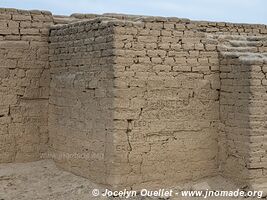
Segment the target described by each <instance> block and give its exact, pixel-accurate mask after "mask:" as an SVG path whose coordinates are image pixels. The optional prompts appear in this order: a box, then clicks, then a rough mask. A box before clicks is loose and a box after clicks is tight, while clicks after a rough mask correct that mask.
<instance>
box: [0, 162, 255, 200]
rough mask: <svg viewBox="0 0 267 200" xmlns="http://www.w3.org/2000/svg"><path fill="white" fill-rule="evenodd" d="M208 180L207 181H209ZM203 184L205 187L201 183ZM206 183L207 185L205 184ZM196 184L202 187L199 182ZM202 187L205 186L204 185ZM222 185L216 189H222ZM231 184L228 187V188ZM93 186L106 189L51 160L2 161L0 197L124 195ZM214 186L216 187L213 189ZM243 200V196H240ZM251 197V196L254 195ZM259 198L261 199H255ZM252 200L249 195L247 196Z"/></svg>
mask: <svg viewBox="0 0 267 200" xmlns="http://www.w3.org/2000/svg"><path fill="white" fill-rule="evenodd" d="M204 183H207V182H206V181H205V182H204ZM208 183H209V185H217V186H218V185H220V187H224V189H231V188H233V185H231V184H230V183H229V182H227V180H223V179H220V178H215V179H211V180H208ZM200 185H202V186H203V184H202V183H201V184H200ZM204 186H205V184H204ZM196 187H199V186H198V185H197V186H196ZM200 187H201V186H200ZM220 187H219V188H218V187H217V188H216V189H220ZM227 187H228V188H227ZM93 189H100V191H102V190H104V189H103V188H101V187H100V186H98V185H96V184H93V183H92V182H90V181H89V180H88V179H85V178H82V177H79V176H75V175H73V174H71V173H68V172H65V171H62V170H60V169H58V168H57V167H56V166H55V164H54V162H53V161H51V160H42V161H38V162H30V163H16V164H13V163H11V164H1V165H0V200H33V199H34V200H91V199H92V200H94V199H99V200H109V199H113V200H118V199H124V198H118V197H117V198H114V197H104V196H101V195H100V196H98V197H94V196H93V195H92V191H93ZM212 189H213V188H212ZM129 199H133V200H149V199H170V200H176V199H177V200H187V199H188V200H200V199H201V200H204V198H203V197H198V198H197V197H191V198H189V197H170V198H156V197H153V198H150V197H141V196H137V197H131V198H129ZM206 199H208V200H228V199H236V198H225V197H213V198H206ZM239 199H242V198H239ZM250 199H251V198H250ZM255 199H257V198H255ZM246 200H249V198H246Z"/></svg>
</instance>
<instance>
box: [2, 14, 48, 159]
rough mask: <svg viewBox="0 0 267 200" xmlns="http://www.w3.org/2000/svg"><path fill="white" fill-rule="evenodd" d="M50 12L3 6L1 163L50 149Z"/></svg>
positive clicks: (28, 156) (35, 157)
mask: <svg viewBox="0 0 267 200" xmlns="http://www.w3.org/2000/svg"><path fill="white" fill-rule="evenodd" d="M52 21H53V19H52V15H51V13H48V12H41V11H32V12H28V11H17V10H15V9H7V10H5V9H1V10H0V163H1V162H24V161H33V160H38V159H40V154H41V153H42V152H45V151H46V149H47V141H48V131H47V109H48V95H49V81H50V80H49V77H50V75H49V69H48V42H47V40H48V33H49V30H48V26H50V25H51V24H53V22H52Z"/></svg>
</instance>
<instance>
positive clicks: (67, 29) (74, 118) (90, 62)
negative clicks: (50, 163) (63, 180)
mask: <svg viewBox="0 0 267 200" xmlns="http://www.w3.org/2000/svg"><path fill="white" fill-rule="evenodd" d="M112 40H113V34H112V29H111V28H109V27H108V26H107V25H105V23H104V22H101V20H92V21H88V22H84V23H76V24H71V25H65V26H59V27H54V28H52V30H51V36H50V41H51V44H50V58H49V60H50V67H51V68H50V73H51V84H50V99H49V138H50V145H51V152H50V155H51V156H52V158H54V160H55V161H56V163H57V164H58V165H59V166H61V167H63V168H65V169H67V170H69V171H71V172H73V173H75V174H78V175H82V176H85V177H87V178H90V179H91V180H93V181H95V182H97V183H102V184H105V185H108V184H109V183H110V181H112V180H109V170H110V169H111V168H112V163H110V158H111V156H112V155H111V154H112V152H111V149H112V148H111V146H112V145H113V139H112V136H113V134H112V131H113V112H114V110H113V101H114V95H113V85H114V84H113V76H114V75H113V45H112V44H113V43H112Z"/></svg>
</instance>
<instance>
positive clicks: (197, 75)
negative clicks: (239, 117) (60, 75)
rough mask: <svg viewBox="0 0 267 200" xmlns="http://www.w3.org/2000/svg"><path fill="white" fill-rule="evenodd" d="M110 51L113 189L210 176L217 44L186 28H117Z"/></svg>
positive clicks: (216, 97) (214, 151) (214, 162)
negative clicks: (112, 60)
mask: <svg viewBox="0 0 267 200" xmlns="http://www.w3.org/2000/svg"><path fill="white" fill-rule="evenodd" d="M114 45H115V47H116V52H115V55H116V58H115V63H116V64H115V66H114V69H115V80H114V82H115V89H114V95H115V98H114V106H115V113H114V119H115V120H116V121H115V122H116V123H115V124H114V127H115V129H116V131H115V132H114V145H115V147H116V149H115V152H116V154H117V159H116V160H115V163H116V164H117V165H119V166H120V167H123V169H124V170H121V171H118V172H117V177H121V179H120V182H119V184H121V186H129V187H134V188H142V187H144V186H145V187H147V186H149V187H157V186H158V187H160V186H161V185H175V184H176V183H177V182H186V181H192V180H197V179H199V178H202V177H206V176H212V175H215V174H216V173H217V172H218V171H217V169H218V167H217V153H218V144H217V137H218V132H217V124H218V121H219V88H220V81H219V65H218V63H219V62H218V57H216V56H217V53H216V52H215V51H214V50H215V49H216V44H212V43H208V41H207V40H206V38H205V36H204V34H202V33H199V32H196V31H193V30H190V29H189V28H187V27H186V23H182V22H176V23H175V22H144V23H141V24H139V25H138V24H137V25H134V26H133V27H117V28H115V44H114ZM114 177H116V175H115V176H114Z"/></svg>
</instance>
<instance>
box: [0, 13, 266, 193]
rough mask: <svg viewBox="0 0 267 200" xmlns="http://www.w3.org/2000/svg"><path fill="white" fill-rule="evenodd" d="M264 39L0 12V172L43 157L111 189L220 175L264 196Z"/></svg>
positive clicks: (135, 21)
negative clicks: (4, 166) (3, 165)
mask: <svg viewBox="0 0 267 200" xmlns="http://www.w3.org/2000/svg"><path fill="white" fill-rule="evenodd" d="M96 17H97V19H92V18H96ZM88 19H90V20H88ZM80 20H82V21H84V20H85V21H84V22H77V21H80ZM53 24H66V25H58V26H53V27H52V28H51V29H50V28H49V26H51V25H53ZM49 29H50V33H49ZM266 34H267V28H266V25H249V24H231V23H223V22H219V23H216V22H202V21H190V20H187V19H178V18H160V17H156V18H154V17H144V16H125V15H116V14H105V15H103V16H99V15H92V14H87V15H81V14H73V15H72V16H71V17H66V16H52V15H51V13H48V12H41V11H19V10H15V9H1V10H0V61H1V62H0V63H1V64H0V67H1V68H0V69H1V73H0V94H1V95H0V136H1V137H0V144H1V147H0V149H1V153H0V162H15V161H32V160H36V159H39V158H40V155H42V156H45V157H50V158H53V159H54V160H55V161H56V163H57V164H58V166H60V167H62V168H64V169H66V170H69V171H71V172H73V173H75V174H79V175H82V176H85V177H87V178H90V179H91V180H93V181H95V182H97V183H101V184H105V185H107V186H110V187H113V188H125V187H128V188H134V189H139V188H142V187H154V188H155V187H157V186H162V185H164V186H171V185H175V184H177V183H178V182H186V181H192V180H197V179H199V178H202V177H206V176H213V175H217V174H222V175H225V176H227V177H229V178H231V179H233V180H235V181H236V182H238V183H240V184H248V185H256V186H259V187H262V185H263V184H264V183H266V175H267V172H266V166H267V163H266V155H267V152H266V151H267V147H266V145H267V139H266V135H267V134H266V133H267V132H266V122H265V121H266V113H267V112H266V108H265V107H267V106H266V105H267V104H266V85H267V84H266V71H267V70H266V59H265V57H264V56H266V52H267V47H266V37H263V36H264V35H265V36H266ZM49 35H50V37H49ZM227 35H228V36H227ZM229 35H235V36H233V37H232V36H231V37H229ZM252 36H253V37H252ZM255 36H256V37H255ZM48 38H49V41H48ZM233 38H234V39H233ZM236 40H238V41H236ZM49 43H50V44H49ZM237 49H238V50H237ZM251 53H252V54H253V56H254V58H255V57H256V59H252V60H251V58H250V57H251ZM240 57H242V59H241V58H240ZM244 60H245V62H244ZM49 68H50V69H49ZM48 126H49V136H48ZM48 140H49V141H48ZM48 143H49V147H48ZM259 187H258V188H259ZM266 188H267V186H266Z"/></svg>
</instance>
